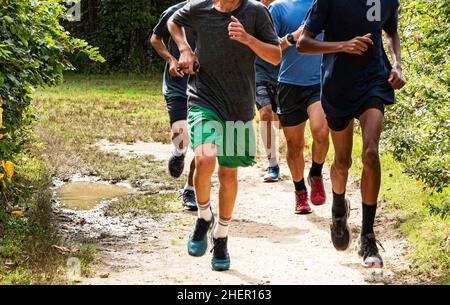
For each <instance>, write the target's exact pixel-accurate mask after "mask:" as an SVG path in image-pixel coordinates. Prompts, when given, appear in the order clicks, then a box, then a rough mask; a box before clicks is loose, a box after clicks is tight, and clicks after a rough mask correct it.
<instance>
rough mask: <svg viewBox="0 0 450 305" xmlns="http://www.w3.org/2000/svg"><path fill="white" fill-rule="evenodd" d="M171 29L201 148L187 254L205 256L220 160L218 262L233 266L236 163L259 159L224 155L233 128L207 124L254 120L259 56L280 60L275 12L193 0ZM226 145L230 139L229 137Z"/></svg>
mask: <svg viewBox="0 0 450 305" xmlns="http://www.w3.org/2000/svg"><path fill="white" fill-rule="evenodd" d="M168 27H169V31H170V33H171V34H172V37H173V39H174V40H175V42H176V43H177V45H178V48H179V50H180V53H181V57H180V59H179V65H180V67H181V68H182V72H183V73H186V74H191V77H190V79H189V85H188V104H189V110H188V111H189V114H188V124H189V128H190V129H191V135H194V136H193V137H191V142H192V145H193V147H194V150H195V154H196V172H195V177H194V184H195V193H196V195H197V204H198V207H199V210H198V211H199V212H198V219H197V223H196V226H195V229H194V231H193V233H192V235H191V236H190V238H189V241H188V252H189V254H190V255H192V256H202V255H204V254H205V252H206V249H207V246H208V244H207V232H208V230H209V229H210V228H211V227H212V224H213V215H212V212H211V209H210V192H211V176H212V174H213V172H214V168H215V164H216V158H218V160H219V182H220V189H219V220H218V221H217V222H218V223H217V225H216V227H215V230H214V233H213V242H214V247H213V258H212V268H213V269H214V270H217V271H222V270H228V269H229V268H230V257H229V255H228V250H227V240H228V237H227V236H228V227H229V224H230V222H231V217H232V214H233V208H234V204H235V200H236V196H237V185H238V181H237V168H238V167H241V166H249V165H252V164H254V158H253V156H250V155H247V152H246V154H245V156H237V154H236V153H234V154H233V155H229V154H226V155H225V156H223V155H219V154H218V151H219V150H220V149H221V148H222V146H223V145H224V144H220V142H221V141H222V140H224V139H225V140H228V137H227V133H226V132H225V133H223V134H221V133H220V132H219V131H217V129H213V130H210V129H209V130H205V129H206V128H202V127H205V125H208V124H210V123H217V124H218V125H217V126H218V127H222V128H223V126H225V125H226V124H225V121H231V122H237V121H242V122H248V121H251V120H253V118H254V115H255V90H256V88H255V60H256V57H257V56H259V57H260V58H262V59H264V60H266V61H268V62H270V63H272V64H274V65H277V64H279V62H280V60H281V49H280V47H279V42H278V37H277V35H276V34H275V31H274V27H273V23H272V20H271V18H270V13H269V12H268V10H267V9H266V8H265V7H264V5H262V4H261V3H258V2H256V1H253V0H193V1H191V2H190V3H189V4H187V5H186V6H185V7H184V8H182V9H180V10H179V11H178V12H176V13H175V14H174V15H173V16H172V18H171V19H170V20H169V23H168ZM183 27H185V28H190V29H192V30H194V32H195V34H196V53H194V52H193V51H192V49H191V48H190V46H189V44H188V43H187V40H186V35H185V32H184V30H183ZM196 62H198V63H199V65H200V69H199V71H198V72H197V73H196V72H195V71H194V65H195V63H196ZM199 130H200V134H199V133H198V131H199ZM250 133H251V132H250ZM243 138H245V137H243ZM240 140H241V138H238V142H239V143H237V145H242V144H244V145H243V146H247V145H246V143H242V142H245V141H240ZM253 141H254V139H253ZM218 143H219V144H218ZM226 143H227V145H228V141H227V142H226ZM235 144H236V143H235ZM227 153H228V151H227Z"/></svg>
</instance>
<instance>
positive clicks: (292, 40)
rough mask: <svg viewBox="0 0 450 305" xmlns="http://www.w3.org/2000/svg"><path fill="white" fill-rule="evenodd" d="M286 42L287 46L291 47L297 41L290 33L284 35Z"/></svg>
mask: <svg viewBox="0 0 450 305" xmlns="http://www.w3.org/2000/svg"><path fill="white" fill-rule="evenodd" d="M286 40H287V42H289V44H290V45H291V46H292V45H294V44H296V43H297V41H296V40H295V39H294V36H293V35H292V33H291V34H287V35H286Z"/></svg>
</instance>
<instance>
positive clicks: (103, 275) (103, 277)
mask: <svg viewBox="0 0 450 305" xmlns="http://www.w3.org/2000/svg"><path fill="white" fill-rule="evenodd" d="M99 277H100V278H101V279H107V278H109V273H108V272H105V273H100V274H99Z"/></svg>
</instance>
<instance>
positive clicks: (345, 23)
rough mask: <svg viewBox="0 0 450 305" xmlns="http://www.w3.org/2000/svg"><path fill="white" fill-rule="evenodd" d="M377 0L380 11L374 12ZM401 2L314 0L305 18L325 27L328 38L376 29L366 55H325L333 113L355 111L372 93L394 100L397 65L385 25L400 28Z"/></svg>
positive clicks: (325, 102)
mask: <svg viewBox="0 0 450 305" xmlns="http://www.w3.org/2000/svg"><path fill="white" fill-rule="evenodd" d="M377 2H378V3H379V4H380V6H379V14H378V13H373V12H376V9H377V7H376V5H377ZM368 3H370V4H368ZM398 7H399V1H398V0H377V1H373V2H372V1H365V0H364V1H362V0H314V2H313V5H312V7H311V9H310V11H309V13H308V16H307V20H306V22H305V28H306V29H307V30H309V31H311V32H312V33H314V34H319V33H322V32H323V31H324V33H325V36H324V40H325V41H347V40H350V39H353V38H354V37H356V36H363V35H365V34H367V33H371V34H372V37H371V39H372V40H373V42H374V45H373V46H369V49H368V50H367V51H366V52H365V53H364V54H363V55H353V54H348V53H335V54H325V55H323V64H322V106H323V108H324V111H325V113H326V114H327V116H329V117H345V116H348V115H352V114H353V113H354V112H355V111H357V110H358V109H360V107H361V106H362V105H363V104H364V103H365V102H366V101H367V100H368V99H370V98H372V97H378V98H380V99H382V100H383V101H384V102H385V103H386V104H393V103H394V100H395V97H394V90H393V89H392V88H391V86H390V85H389V83H388V78H389V74H390V71H391V69H392V67H391V64H390V63H389V60H388V58H387V56H386V52H385V50H384V48H383V41H382V30H384V31H386V32H387V33H395V32H396V31H397V26H398ZM377 15H379V17H380V18H377ZM368 16H369V17H370V18H368ZM374 16H375V17H376V18H373V17H374ZM374 19H375V20H374ZM377 19H378V20H377ZM371 20H372V21H371Z"/></svg>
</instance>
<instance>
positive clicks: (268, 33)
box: [255, 6, 280, 45]
mask: <svg viewBox="0 0 450 305" xmlns="http://www.w3.org/2000/svg"><path fill="white" fill-rule="evenodd" d="M255 38H257V39H259V40H261V41H262V42H265V43H270V44H273V45H279V44H280V40H279V38H278V35H277V34H276V32H275V28H274V24H273V19H272V16H271V15H270V12H269V10H268V9H267V8H266V7H264V6H260V9H258V14H257V16H256V33H255Z"/></svg>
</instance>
